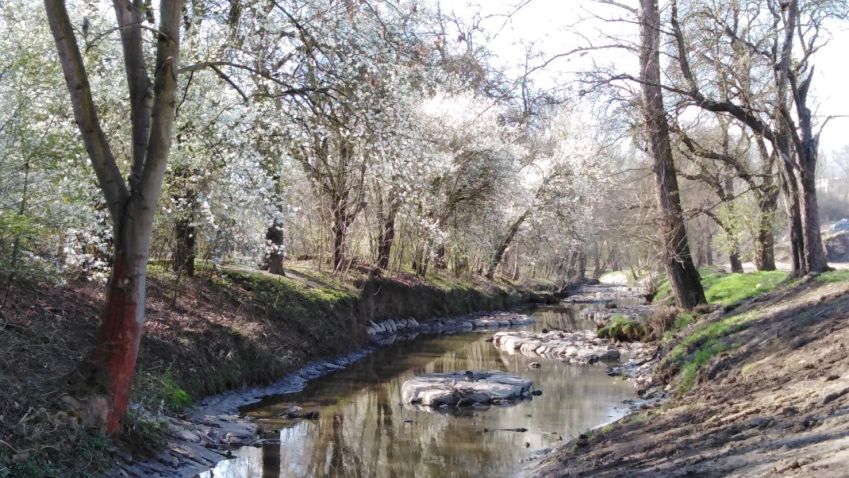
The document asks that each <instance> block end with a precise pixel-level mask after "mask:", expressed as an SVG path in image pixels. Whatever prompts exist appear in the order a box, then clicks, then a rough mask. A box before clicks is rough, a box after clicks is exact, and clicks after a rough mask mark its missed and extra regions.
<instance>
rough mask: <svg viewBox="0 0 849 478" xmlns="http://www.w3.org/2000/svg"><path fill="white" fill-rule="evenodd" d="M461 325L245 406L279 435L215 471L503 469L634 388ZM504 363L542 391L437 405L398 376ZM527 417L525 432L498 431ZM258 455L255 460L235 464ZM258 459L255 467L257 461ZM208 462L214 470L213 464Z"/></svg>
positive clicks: (560, 322)
mask: <svg viewBox="0 0 849 478" xmlns="http://www.w3.org/2000/svg"><path fill="white" fill-rule="evenodd" d="M534 315H535V316H536V317H537V320H538V324H537V325H536V327H538V328H539V327H542V326H544V324H547V326H549V327H557V328H564V329H566V328H569V329H572V328H584V327H586V324H584V323H581V320H580V319H579V318H578V316H577V315H576V314H575V313H574V311H572V310H567V309H557V308H546V309H541V310H538V311H536V312H535V313H534ZM490 336H491V333H468V334H461V335H454V336H444V337H431V338H424V339H419V340H417V341H415V342H412V343H406V344H399V345H396V346H391V347H387V348H384V349H381V350H379V351H377V352H376V353H374V354H372V355H370V356H369V357H367V358H366V359H364V360H363V361H362V362H359V363H357V364H355V365H354V366H352V367H351V368H349V369H347V370H345V371H342V372H339V373H336V374H333V375H330V376H326V377H323V378H321V379H318V380H315V381H313V382H311V383H310V384H309V385H308V386H307V387H306V389H304V390H303V391H302V392H299V393H296V394H290V395H282V396H278V397H273V398H270V399H267V400H265V401H263V402H262V403H260V404H257V405H255V406H251V407H250V408H249V409H247V410H244V411H245V412H246V413H247V414H249V415H252V416H254V417H256V418H257V419H258V420H259V421H260V422H261V423H262V424H263V426H264V427H265V428H266V429H280V432H279V438H280V444H279V446H278V445H274V446H267V447H265V448H262V449H254V451H244V452H240V453H239V458H238V459H236V460H231V461H232V462H234V464H232V465H228V466H231V467H232V468H233V470H236V469H237V468H238V467H241V468H238V470H239V471H233V472H231V473H243V474H229V475H228V474H224V473H226V472H225V471H223V470H219V469H218V468H216V470H213V471H214V473H215V474H208V475H201V476H202V477H203V478H212V477H216V478H218V477H227V478H230V477H235V476H239V477H245V478H252V477H262V478H271V477H274V478H277V477H412V476H415V477H465V476H505V475H509V474H510V473H511V471H514V470H515V469H516V467H517V466H518V465H519V464H520V462H521V460H522V459H523V458H526V457H527V456H529V454H530V453H531V452H532V451H533V450H535V449H540V448H549V447H551V446H554V445H556V444H558V443H560V441H561V440H568V439H569V438H571V437H574V436H577V434H579V433H581V432H582V431H584V430H585V429H587V428H590V427H594V426H597V425H600V424H602V423H605V422H607V421H610V420H611V419H613V418H616V417H618V416H620V415H621V413H622V412H623V409H622V406H621V402H622V400H624V399H626V398H630V397H632V396H633V390H632V388H631V387H630V386H629V385H627V384H626V383H624V382H622V381H619V380H617V379H613V378H610V377H608V376H607V375H606V373H605V370H604V368H602V367H592V366H589V367H587V366H575V365H569V364H564V363H560V362H558V361H554V360H545V359H542V360H541V362H542V368H539V369H529V368H528V364H529V363H530V362H531V361H532V360H531V359H529V358H527V357H524V356H521V355H506V354H501V353H499V352H498V350H497V349H495V347H493V346H492V344H491V343H490V342H487V341H486V338H488V337H490ZM470 369H475V370H495V369H499V370H504V371H508V372H510V373H513V374H516V375H522V376H525V377H529V378H531V379H532V380H533V381H534V385H535V388H538V389H540V390H542V391H543V395H542V396H540V397H535V398H534V399H533V400H527V401H522V402H519V403H517V404H515V405H513V406H510V407H491V408H489V409H485V410H484V409H481V410H477V409H469V410H468V411H467V412H466V413H462V414H445V413H432V412H430V411H425V410H418V409H415V408H412V407H405V406H403V405H402V404H401V403H399V402H400V396H401V394H400V388H401V384H402V383H403V382H404V380H407V379H408V378H411V377H413V376H414V375H417V374H420V373H424V372H447V371H453V370H470ZM293 404H297V405H298V406H301V407H303V408H304V410H312V409H317V410H320V412H321V416H320V418H319V419H318V420H315V421H306V420H296V421H291V420H286V419H283V418H280V416H281V415H282V414H283V412H284V411H285V410H286V409H287V408H289V407H290V406H291V405H293ZM516 428H527V429H528V431H527V432H514V431H503V430H504V429H516ZM240 460H241V461H242V462H246V461H250V460H253V464H252V465H251V464H248V463H245V464H244V465H237V464H236V463H238V462H240ZM260 469H261V472H260V471H258V470H260ZM208 473H210V472H208Z"/></svg>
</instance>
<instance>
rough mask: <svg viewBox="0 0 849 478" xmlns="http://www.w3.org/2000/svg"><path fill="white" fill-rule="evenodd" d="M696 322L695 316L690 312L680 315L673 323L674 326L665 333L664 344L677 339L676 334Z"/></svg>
mask: <svg viewBox="0 0 849 478" xmlns="http://www.w3.org/2000/svg"><path fill="white" fill-rule="evenodd" d="M693 320H695V316H694V315H693V314H691V313H689V312H684V313H683V314H681V315H679V316H678V317H677V318H676V319H675V322H673V323H672V326H671V327H669V329H668V330H666V332H664V333H663V342H664V343H667V342H669V341H670V340H672V338H673V337H675V334H677V333H678V332H680V331H682V330H684V329H686V328H687V327H688V326H689V325H690V324H691V323H693Z"/></svg>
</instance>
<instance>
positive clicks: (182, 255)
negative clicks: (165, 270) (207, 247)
mask: <svg viewBox="0 0 849 478" xmlns="http://www.w3.org/2000/svg"><path fill="white" fill-rule="evenodd" d="M196 244H197V230H196V227H195V226H194V224H193V221H191V220H190V219H189V218H182V219H179V220H177V222H176V224H175V226H174V253H173V254H172V257H171V261H172V263H171V268H172V269H173V270H174V272H176V273H185V274H186V275H187V276H189V277H193V276H194V275H195V255H196V252H195V251H196V250H197V249H196Z"/></svg>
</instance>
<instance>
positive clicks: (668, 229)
mask: <svg viewBox="0 0 849 478" xmlns="http://www.w3.org/2000/svg"><path fill="white" fill-rule="evenodd" d="M640 6H641V9H640V83H641V87H642V101H643V103H642V107H643V114H644V116H645V134H646V137H647V140H648V144H649V149H650V155H651V158H652V161H653V166H652V169H653V171H654V175H655V180H656V185H657V197H658V205H659V208H660V215H661V218H660V222H661V234H662V236H663V242H664V244H663V248H664V262H665V265H666V272H667V274H668V275H669V284H670V286H671V287H672V291H673V292H674V294H675V298H676V300H677V302H678V305H679V306H681V307H683V308H685V309H692V308H694V307H696V306H697V305H699V304H704V303H706V302H707V301H706V300H705V293H704V290H703V289H702V283H701V278H700V277H699V271H698V270H696V266H695V265H694V264H693V259H692V257H691V256H690V247H689V244H688V242H687V231H686V229H685V226H684V214H683V212H682V209H681V198H680V197H679V189H678V179H677V174H676V171H675V162H674V159H673V157H672V146H671V143H670V137H669V124H668V122H667V119H666V109H665V108H664V105H663V87H662V86H661V77H660V32H661V23H660V11H659V9H658V6H657V0H640Z"/></svg>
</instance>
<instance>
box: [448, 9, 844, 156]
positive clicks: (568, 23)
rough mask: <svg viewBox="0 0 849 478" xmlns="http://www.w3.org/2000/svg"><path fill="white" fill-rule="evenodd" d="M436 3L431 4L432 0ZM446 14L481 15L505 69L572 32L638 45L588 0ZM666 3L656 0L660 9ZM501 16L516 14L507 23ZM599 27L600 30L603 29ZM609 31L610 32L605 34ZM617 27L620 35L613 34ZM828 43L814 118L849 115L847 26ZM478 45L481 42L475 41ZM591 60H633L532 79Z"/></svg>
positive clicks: (605, 55) (835, 126)
mask: <svg viewBox="0 0 849 478" xmlns="http://www.w3.org/2000/svg"><path fill="white" fill-rule="evenodd" d="M434 1H436V0H434ZM440 1H441V4H442V8H443V9H444V10H446V11H452V10H453V11H455V12H456V13H458V14H460V15H462V16H464V17H468V16H472V15H474V14H475V12H480V14H481V16H482V17H485V18H484V20H483V22H482V25H483V27H484V28H485V29H486V30H488V31H489V32H490V33H491V38H487V39H484V40H485V41H486V42H487V44H488V46H489V47H490V48H491V49H492V50H493V51H495V52H496V54H497V55H498V57H499V60H500V61H502V62H503V63H504V65H508V66H512V65H518V64H520V63H521V62H522V60H523V58H524V52H525V46H524V45H528V44H531V43H532V44H534V46H535V47H536V48H537V49H539V50H541V51H543V52H544V53H545V55H547V56H551V55H556V54H557V53H562V52H564V51H568V50H570V49H572V48H574V47H575V46H577V45H579V44H581V43H582V41H581V38H579V37H578V36H577V35H576V34H575V33H574V32H575V30H577V31H579V32H580V33H581V34H582V35H585V36H586V37H587V38H589V39H592V40H595V41H598V38H599V35H600V34H599V33H598V29H599V27H600V26H601V27H602V28H605V29H606V30H605V32H606V33H616V34H620V33H621V34H626V35H627V34H631V35H633V37H634V41H637V34H638V32H637V29H636V27H635V26H629V25H625V24H622V23H614V24H610V23H603V24H602V23H601V22H598V21H592V20H590V19H589V18H590V17H591V16H593V15H599V16H604V17H608V18H609V17H614V16H618V17H621V16H622V14H621V13H620V12H621V10H620V9H617V8H614V7H610V6H607V5H600V4H599V3H597V2H593V1H591V0H479V1H468V0H440ZM525 1H527V4H525V5H524V6H522V7H521V8H520V9H518V10H516V5H517V4H518V3H522V2H525ZM622 3H625V4H628V5H637V2H635V1H633V0H622ZM665 4H666V2H665V1H664V0H661V8H663V6H664V5H665ZM506 12H515V13H513V14H512V15H511V16H510V17H509V20H508V19H507V18H506V17H505V15H504V14H505V13H506ZM602 25H603V26H602ZM611 29H614V31H613V32H611V31H610V30H611ZM615 29H621V31H615ZM829 34H830V36H831V40H830V41H829V43H828V44H827V45H826V46H825V47H824V48H823V49H822V50H821V51H820V52H818V53H817V60H816V61H815V64H816V76H815V79H814V81H813V86H812V93H811V96H812V99H813V100H814V101H813V103H812V106H813V108H812V109H813V111H814V115H815V116H817V117H819V118H825V117H827V116H830V115H833V116H841V115H844V116H849V87H847V86H846V85H847V79H849V61H847V53H846V50H847V48H849V23H841V24H834V25H833V26H832V27H831V29H830V32H829ZM478 41H479V42H480V41H482V40H481V39H478ZM593 61H597V62H600V63H610V62H614V63H615V64H616V66H617V68H620V67H621V68H623V69H626V70H627V69H630V70H631V71H635V70H636V65H637V60H636V58H635V57H634V55H630V54H628V53H626V52H623V51H621V50H618V51H612V50H608V51H604V52H593V53H590V54H587V55H585V56H582V57H577V58H573V59H571V60H569V61H563V60H558V61H556V62H554V63H552V64H551V65H550V66H549V67H548V68H547V69H546V71H545V72H541V73H540V74H538V75H537V77H536V78H535V81H537V82H538V83H539V84H545V83H546V82H553V81H556V80H562V79H564V78H568V77H570V75H574V73H575V72H576V71H580V70H581V69H583V68H587V67H589V66H591V64H592V62H593ZM847 130H849V118H835V119H833V120H831V121H830V122H829V123H828V125H827V126H826V128H825V129H824V130H823V133H822V136H821V138H820V149H821V152H822V153H823V155H824V156H826V157H828V156H830V155H832V154H834V153H835V152H837V151H839V150H841V149H843V148H846V147H849V134H847V133H846V132H847Z"/></svg>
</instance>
